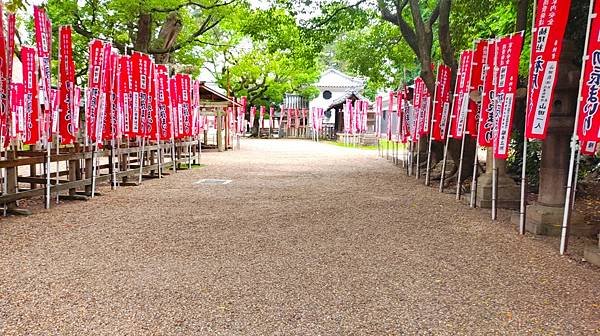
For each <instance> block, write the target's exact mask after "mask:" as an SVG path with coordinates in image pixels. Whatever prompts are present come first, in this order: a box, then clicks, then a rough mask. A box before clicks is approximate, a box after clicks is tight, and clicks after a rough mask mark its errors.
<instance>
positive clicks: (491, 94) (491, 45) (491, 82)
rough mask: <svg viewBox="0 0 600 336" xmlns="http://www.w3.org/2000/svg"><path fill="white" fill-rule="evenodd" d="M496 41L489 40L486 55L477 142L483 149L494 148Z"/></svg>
mask: <svg viewBox="0 0 600 336" xmlns="http://www.w3.org/2000/svg"><path fill="white" fill-rule="evenodd" d="M496 45H497V41H496V40H488V43H487V49H486V52H485V53H484V63H485V65H484V67H483V71H482V75H483V78H484V80H483V87H482V90H481V114H480V116H479V130H478V135H477V142H478V143H479V146H481V147H492V144H493V141H494V125H495V123H494V111H495V102H496V80H495V77H494V66H495V60H496Z"/></svg>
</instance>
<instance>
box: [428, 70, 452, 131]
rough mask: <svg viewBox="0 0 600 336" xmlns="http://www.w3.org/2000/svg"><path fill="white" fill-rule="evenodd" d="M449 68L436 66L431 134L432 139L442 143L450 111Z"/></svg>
mask: <svg viewBox="0 0 600 336" xmlns="http://www.w3.org/2000/svg"><path fill="white" fill-rule="evenodd" d="M451 72H452V70H451V69H450V67H449V66H447V65H444V64H440V65H439V66H438V72H437V79H436V83H437V85H436V88H435V90H436V91H435V101H434V102H433V133H432V139H433V140H435V141H443V140H445V139H446V125H447V122H448V111H449V110H450V78H451Z"/></svg>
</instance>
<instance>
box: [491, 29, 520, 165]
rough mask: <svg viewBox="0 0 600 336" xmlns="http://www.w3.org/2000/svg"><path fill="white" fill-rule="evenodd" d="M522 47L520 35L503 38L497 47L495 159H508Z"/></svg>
mask: <svg viewBox="0 0 600 336" xmlns="http://www.w3.org/2000/svg"><path fill="white" fill-rule="evenodd" d="M522 45H523V34H522V33H517V34H514V35H511V36H507V37H504V38H502V39H500V41H499V42H498V45H497V48H498V57H497V60H498V61H497V63H496V66H497V69H498V73H497V74H496V77H497V80H496V90H497V91H496V102H497V103H496V115H497V116H498V118H497V119H496V118H495V119H496V120H495V122H496V125H497V126H496V129H497V132H496V136H495V141H494V156H495V157H496V158H497V159H506V158H507V157H508V150H509V147H510V133H511V130H512V120H513V114H514V113H513V112H514V108H515V93H516V91H517V82H518V80H519V58H520V56H521V47H522Z"/></svg>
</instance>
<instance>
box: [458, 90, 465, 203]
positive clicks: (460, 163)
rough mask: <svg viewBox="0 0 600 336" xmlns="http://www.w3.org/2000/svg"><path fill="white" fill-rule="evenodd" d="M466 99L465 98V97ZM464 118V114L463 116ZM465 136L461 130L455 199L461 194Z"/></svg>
mask: <svg viewBox="0 0 600 336" xmlns="http://www.w3.org/2000/svg"><path fill="white" fill-rule="evenodd" d="M465 99H467V98H465ZM465 119H466V116H465ZM466 138H467V134H466V133H465V132H464V131H463V135H462V140H461V144H460V159H459V160H458V174H457V175H456V200H457V201H460V196H461V190H460V189H461V187H462V181H461V180H462V168H463V161H464V154H465V141H466Z"/></svg>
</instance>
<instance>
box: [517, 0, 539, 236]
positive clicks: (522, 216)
mask: <svg viewBox="0 0 600 336" xmlns="http://www.w3.org/2000/svg"><path fill="white" fill-rule="evenodd" d="M536 16H537V1H534V2H533V19H532V20H531V45H533V43H534V40H533V33H534V31H535V21H536ZM532 55H533V48H531V50H530V51H529V60H531V56H532ZM529 98H530V97H529V91H528V92H527V98H526V100H525V106H529ZM528 146H529V140H528V139H527V108H526V111H525V123H524V125H523V159H522V161H523V162H522V166H521V199H520V204H519V234H521V235H524V234H525V224H526V220H527V147H528Z"/></svg>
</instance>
